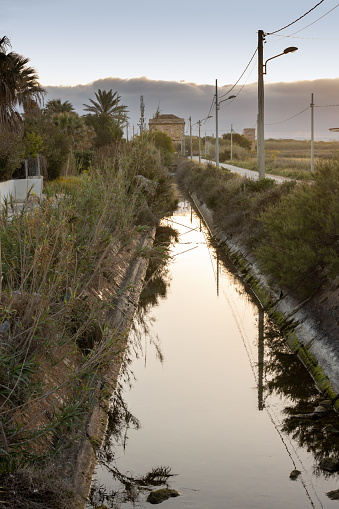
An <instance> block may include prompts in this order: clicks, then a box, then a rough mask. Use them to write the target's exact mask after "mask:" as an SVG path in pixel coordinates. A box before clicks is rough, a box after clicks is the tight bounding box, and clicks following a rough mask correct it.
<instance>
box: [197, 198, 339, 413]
mask: <svg viewBox="0 0 339 509" xmlns="http://www.w3.org/2000/svg"><path fill="white" fill-rule="evenodd" d="M188 193H189V196H190V197H191V199H192V201H193V203H194V206H195V207H196V209H197V211H198V213H199V214H200V215H201V217H202V219H203V221H204V223H205V225H206V226H207V228H208V230H209V232H210V235H211V236H212V237H213V238H214V239H215V240H216V241H217V242H218V244H219V246H220V247H221V248H222V249H223V250H224V252H225V253H226V255H227V256H228V257H229V258H230V259H231V260H232V262H233V263H234V265H235V266H236V268H237V270H238V271H239V273H240V275H241V277H242V279H243V280H244V281H245V282H246V283H247V284H248V285H249V286H250V288H251V289H252V291H253V293H254V294H255V295H256V297H257V299H258V300H259V302H260V303H261V305H262V306H263V308H264V309H265V311H266V312H267V314H268V315H269V316H270V317H271V318H272V319H273V320H274V321H275V323H276V324H277V325H278V327H279V329H280V330H281V332H282V333H283V335H284V336H285V338H286V342H287V344H288V346H289V348H290V349H291V351H292V352H293V353H294V354H295V355H297V356H298V358H299V359H300V360H301V362H302V363H303V364H304V366H305V367H306V368H307V370H308V371H309V373H310V374H311V376H312V377H313V379H314V381H315V383H316V385H317V387H318V389H319V390H320V391H321V392H322V393H323V394H324V396H326V397H327V398H329V399H331V401H332V403H333V406H334V408H335V410H337V411H339V345H338V344H337V342H335V341H333V338H332V340H331V337H330V336H328V335H326V334H324V332H323V329H322V326H321V324H320V323H319V321H317V320H316V319H315V318H314V314H313V312H312V310H314V302H313V305H312V306H311V305H310V303H309V300H307V301H304V302H300V301H298V300H296V298H295V297H292V296H291V295H289V294H286V295H283V296H281V289H279V288H272V285H270V284H269V282H268V278H267V277H266V276H265V275H263V274H262V273H261V272H260V268H259V266H258V263H257V261H256V259H255V258H254V256H253V255H252V254H251V253H249V252H248V251H247V250H246V248H245V246H244V245H243V244H242V243H241V239H239V238H238V239H235V238H230V237H228V236H227V234H226V233H225V232H224V231H221V230H220V229H219V228H217V227H216V226H215V225H214V223H213V212H212V211H211V210H210V209H209V208H208V207H207V206H206V205H205V204H204V203H203V202H201V201H200V200H199V198H198V197H197V196H196V195H195V194H191V193H190V192H189V191H188ZM337 293H338V286H337V287H336V294H337ZM334 334H337V331H334Z"/></svg>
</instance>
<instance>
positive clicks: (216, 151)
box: [215, 80, 219, 168]
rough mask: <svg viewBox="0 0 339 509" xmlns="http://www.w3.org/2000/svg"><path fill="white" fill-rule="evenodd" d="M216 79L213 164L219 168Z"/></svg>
mask: <svg viewBox="0 0 339 509" xmlns="http://www.w3.org/2000/svg"><path fill="white" fill-rule="evenodd" d="M218 109H219V104H218V80H215V164H216V167H217V168H219V131H218V127H219V126H218Z"/></svg>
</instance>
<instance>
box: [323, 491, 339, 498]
mask: <svg viewBox="0 0 339 509" xmlns="http://www.w3.org/2000/svg"><path fill="white" fill-rule="evenodd" d="M326 495H327V496H328V497H329V498H330V499H331V500H339V490H333V491H329V492H328V493H326Z"/></svg>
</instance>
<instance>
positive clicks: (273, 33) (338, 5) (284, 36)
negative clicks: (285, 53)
mask: <svg viewBox="0 0 339 509" xmlns="http://www.w3.org/2000/svg"><path fill="white" fill-rule="evenodd" d="M337 7H339V4H337V5H335V6H334V7H333V8H332V9H330V10H329V11H327V12H325V14H323V15H322V16H320V18H318V19H316V20H315V21H312V23H310V24H309V25H306V26H305V27H304V28H301V29H300V30H297V32H293V34H290V35H281V36H280V37H282V38H287V37H293V36H294V35H295V34H299V33H300V32H302V31H303V30H306V28H309V27H310V26H312V25H314V24H315V23H317V22H318V21H319V20H321V19H322V18H324V17H325V16H327V15H328V14H330V13H331V12H332V11H334V9H336V8H337ZM282 30H283V29H282ZM267 35H275V32H272V33H271V34H267ZM334 40H336V39H334Z"/></svg>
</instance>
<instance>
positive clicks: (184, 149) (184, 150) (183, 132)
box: [181, 122, 186, 156]
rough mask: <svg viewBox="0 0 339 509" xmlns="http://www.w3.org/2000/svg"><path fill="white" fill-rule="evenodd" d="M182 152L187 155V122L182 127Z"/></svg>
mask: <svg viewBox="0 0 339 509" xmlns="http://www.w3.org/2000/svg"><path fill="white" fill-rule="evenodd" d="M181 153H182V154H183V155H184V156H185V155H186V147H185V122H184V125H183V128H182V150H181Z"/></svg>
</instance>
